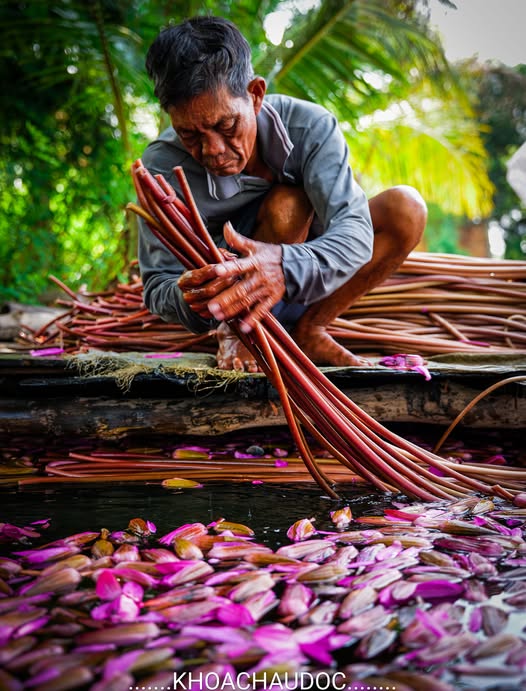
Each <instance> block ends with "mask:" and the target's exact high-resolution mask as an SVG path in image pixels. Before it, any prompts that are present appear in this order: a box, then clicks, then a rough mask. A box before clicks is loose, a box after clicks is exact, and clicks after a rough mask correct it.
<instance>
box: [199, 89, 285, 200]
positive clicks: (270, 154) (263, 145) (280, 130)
mask: <svg viewBox="0 0 526 691" xmlns="http://www.w3.org/2000/svg"><path fill="white" fill-rule="evenodd" d="M257 126H258V142H259V146H260V150H261V152H262V155H263V158H264V159H265V163H267V164H268V165H269V166H270V168H271V169H272V170H273V171H275V172H276V173H278V174H279V176H280V177H281V176H282V175H283V174H284V167H285V162H286V161H287V158H288V157H289V156H290V153H291V151H292V149H293V148H294V144H293V143H292V141H291V139H290V137H289V135H288V132H287V130H286V129H285V125H284V124H283V121H282V119H281V118H280V116H279V113H278V112H277V110H276V109H275V108H273V106H271V105H270V103H268V102H267V101H265V100H264V101H263V104H262V106H261V110H260V111H259V113H258V115H257ZM206 176H207V180H208V192H209V193H210V196H211V197H212V198H213V199H229V198H230V197H233V196H234V195H235V194H238V193H239V192H240V191H241V189H242V187H243V182H242V181H243V178H245V179H246V178H248V177H249V176H247V175H243V173H239V174H238V175H228V176H226V177H225V176H220V175H212V174H211V173H209V172H208V171H206Z"/></svg>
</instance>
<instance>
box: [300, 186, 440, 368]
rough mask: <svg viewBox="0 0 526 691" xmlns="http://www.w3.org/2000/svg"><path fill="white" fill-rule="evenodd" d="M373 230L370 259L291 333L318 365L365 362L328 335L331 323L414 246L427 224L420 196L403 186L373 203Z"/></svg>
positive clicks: (397, 264)
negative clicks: (372, 245)
mask: <svg viewBox="0 0 526 691" xmlns="http://www.w3.org/2000/svg"><path fill="white" fill-rule="evenodd" d="M369 208H370V211H371V217H372V221H373V228H374V248H373V256H372V259H371V260H370V261H369V262H368V263H367V264H366V265H365V266H363V267H362V268H361V269H360V270H359V271H358V272H357V273H356V274H355V275H354V276H353V277H352V278H351V279H350V280H349V281H348V282H347V283H346V284H345V285H343V286H342V287H341V288H339V289H338V290H337V291H335V292H334V293H333V294H332V295H330V296H329V297H327V298H324V299H323V300H320V302H317V303H315V304H314V305H311V306H310V307H309V308H308V309H307V311H306V312H305V313H304V314H303V316H302V317H301V319H300V320H299V321H298V323H297V324H296V326H295V327H294V330H293V332H292V336H293V337H294V340H295V341H296V342H297V343H298V345H299V346H300V347H301V349H302V350H303V351H304V353H305V354H306V355H308V356H309V357H310V358H311V360H313V362H316V363H317V364H320V365H321V364H330V365H336V366H364V365H365V366H367V365H369V364H370V363H369V362H368V361H367V360H366V359H365V358H361V357H359V356H356V355H353V353H351V352H350V351H349V350H347V349H346V348H344V346H342V345H340V344H339V343H337V342H336V341H335V340H334V339H333V338H332V337H331V336H330V335H329V334H328V333H327V330H326V329H327V326H328V325H329V324H330V323H331V322H332V321H333V319H335V318H336V317H338V316H339V315H340V314H342V312H344V311H345V310H346V309H347V308H348V307H350V306H351V305H352V304H354V302H356V300H358V298H360V297H361V296H362V295H365V294H366V293H368V292H369V291H370V290H372V289H373V288H374V287H375V286H377V285H379V284H380V283H382V282H383V281H384V280H385V279H387V278H388V277H389V276H390V275H391V274H393V273H394V272H395V271H396V270H397V269H398V268H399V266H400V265H401V264H402V263H403V261H404V259H405V258H406V257H407V255H408V254H409V252H411V250H413V249H414V248H415V247H416V245H417V244H418V242H419V241H420V238H421V237H422V233H423V231H424V228H425V224H426V220H427V209H426V205H425V202H424V200H423V199H422V197H421V196H420V194H419V193H418V192H417V191H416V190H415V189H414V188H412V187H407V186H405V185H401V186H398V187H392V188H391V189H388V190H386V191H385V192H381V193H380V194H378V195H377V196H376V197H373V198H372V199H370V201H369Z"/></svg>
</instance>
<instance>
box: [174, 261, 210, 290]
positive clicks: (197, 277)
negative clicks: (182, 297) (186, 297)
mask: <svg viewBox="0 0 526 691" xmlns="http://www.w3.org/2000/svg"><path fill="white" fill-rule="evenodd" d="M216 277H217V274H216V272H215V264H207V265H206V266H203V267H202V268H200V269H194V270H193V271H185V272H184V274H182V276H180V278H179V280H178V281H177V285H178V286H179V288H181V290H185V289H186V288H193V287H197V286H200V285H202V284H203V283H206V282H207V281H211V280H213V279H214V278H216Z"/></svg>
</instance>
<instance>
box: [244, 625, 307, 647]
mask: <svg viewBox="0 0 526 691" xmlns="http://www.w3.org/2000/svg"><path fill="white" fill-rule="evenodd" d="M253 636H254V641H255V642H256V643H257V644H258V645H259V647H260V648H263V650H266V651H267V652H268V653H279V652H282V651H284V650H297V649H298V644H297V642H296V641H295V640H294V638H293V636H292V631H291V630H290V629H289V628H288V627H287V626H283V624H267V625H264V626H260V627H259V629H256V630H255V631H254V633H253Z"/></svg>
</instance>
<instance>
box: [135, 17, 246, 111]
mask: <svg viewBox="0 0 526 691" xmlns="http://www.w3.org/2000/svg"><path fill="white" fill-rule="evenodd" d="M146 70H147V72H148V75H149V76H150V78H151V79H152V80H153V82H154V84H155V95H156V96H157V98H158V99H159V101H160V103H161V107H162V108H164V110H167V109H168V108H169V107H170V106H175V105H178V104H180V103H185V102H187V101H189V100H190V99H192V98H194V97H195V96H199V95H200V94H202V93H205V92H207V91H211V92H213V91H217V90H218V89H219V88H221V87H222V86H226V87H227V88H228V89H229V91H230V93H231V95H232V96H242V97H245V96H246V95H247V86H248V84H249V82H250V81H251V79H253V77H254V72H253V69H252V63H251V51H250V46H249V45H248V43H247V40H246V39H245V37H244V36H243V35H242V34H241V32H240V31H239V29H238V28H237V27H236V26H235V25H234V24H232V22H229V21H228V20H227V19H223V18H222V17H211V16H206V17H192V18H190V19H186V20H185V21H183V22H181V24H178V25H177V26H170V27H168V28H166V29H163V30H162V31H161V33H160V34H159V36H157V38H156V39H155V41H154V42H153V43H152V45H151V46H150V49H149V51H148V54H147V56H146Z"/></svg>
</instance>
